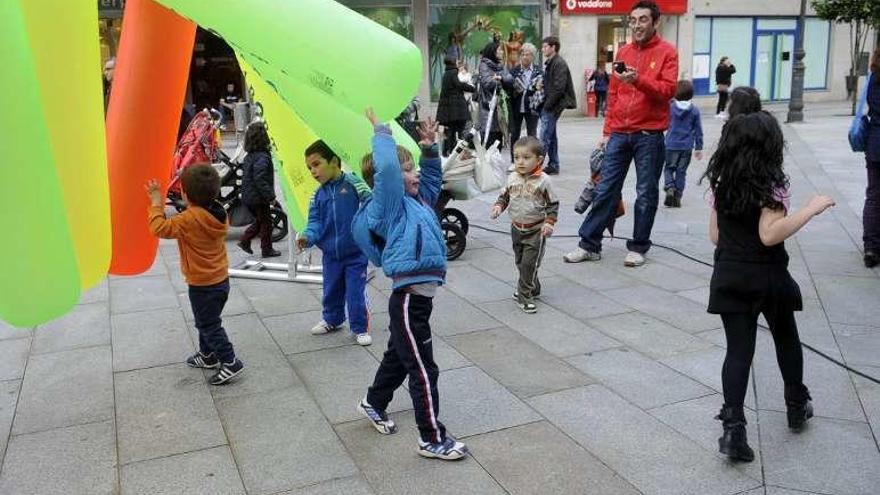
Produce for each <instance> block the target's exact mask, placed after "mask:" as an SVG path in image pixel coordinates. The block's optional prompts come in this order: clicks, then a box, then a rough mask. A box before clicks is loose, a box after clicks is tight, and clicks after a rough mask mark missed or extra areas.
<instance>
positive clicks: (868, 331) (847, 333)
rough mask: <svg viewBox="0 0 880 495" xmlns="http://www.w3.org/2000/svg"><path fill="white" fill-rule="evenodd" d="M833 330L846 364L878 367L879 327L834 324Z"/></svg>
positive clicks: (879, 361) (879, 353) (879, 348)
mask: <svg viewBox="0 0 880 495" xmlns="http://www.w3.org/2000/svg"><path fill="white" fill-rule="evenodd" d="M878 324H880V322H878ZM833 328H834V337H835V339H836V340H837V343H838V345H839V346H840V352H841V353H842V354H843V357H844V358H845V359H846V363H847V364H849V365H851V366H852V365H856V366H880V327H878V326H873V327H866V326H855V325H839V324H835V325H833Z"/></svg>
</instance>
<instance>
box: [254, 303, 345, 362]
mask: <svg viewBox="0 0 880 495" xmlns="http://www.w3.org/2000/svg"><path fill="white" fill-rule="evenodd" d="M262 321H263V324H265V325H266V328H267V329H268V330H269V333H271V334H272V338H274V339H275V342H277V343H278V346H279V347H280V348H281V351H282V352H283V353H284V354H297V353H300V352H311V351H318V350H321V349H330V348H333V347H341V346H349V345H352V344H353V343H354V341H353V340H352V337H351V332H349V331H348V330H346V331H344V332H343V331H339V332H332V333H328V334H325V335H312V334H311V333H309V330H311V328H312V327H313V326H315V325H316V324H317V323H318V322H319V321H321V311H305V312H302V313H292V314H289V315H282V316H272V317H268V318H262Z"/></svg>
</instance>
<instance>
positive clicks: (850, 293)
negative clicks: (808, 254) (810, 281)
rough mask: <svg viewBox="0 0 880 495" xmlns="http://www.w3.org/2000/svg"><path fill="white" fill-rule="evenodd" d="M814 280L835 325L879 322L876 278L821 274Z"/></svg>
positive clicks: (879, 313)
mask: <svg viewBox="0 0 880 495" xmlns="http://www.w3.org/2000/svg"><path fill="white" fill-rule="evenodd" d="M814 279H815V281H816V288H817V289H818V290H819V297H821V298H822V304H823V306H824V307H825V311H826V312H827V313H828V318H829V319H830V320H831V322H832V323H844V324H848V325H873V324H876V323H877V322H878V321H880V304H877V284H878V282H877V278H876V277H874V278H870V277H841V276H825V275H822V276H816V277H814Z"/></svg>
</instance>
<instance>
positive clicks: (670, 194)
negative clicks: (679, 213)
mask: <svg viewBox="0 0 880 495" xmlns="http://www.w3.org/2000/svg"><path fill="white" fill-rule="evenodd" d="M663 206H666V207H669V208H672V207H673V206H675V188H674V187H667V188H666V199H664V200H663Z"/></svg>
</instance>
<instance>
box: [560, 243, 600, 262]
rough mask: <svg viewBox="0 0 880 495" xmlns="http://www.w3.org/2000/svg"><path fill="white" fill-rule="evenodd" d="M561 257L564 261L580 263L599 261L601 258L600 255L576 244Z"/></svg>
mask: <svg viewBox="0 0 880 495" xmlns="http://www.w3.org/2000/svg"><path fill="white" fill-rule="evenodd" d="M562 259H563V260H565V262H566V263H580V262H582V261H599V260H601V259H602V255H601V254H600V253H595V252H593V251H587V250H586V249H584V248H582V247H580V246H578V247H576V248H574V250H573V251H571V252H569V253H566V254H565V255H563V256H562Z"/></svg>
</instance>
